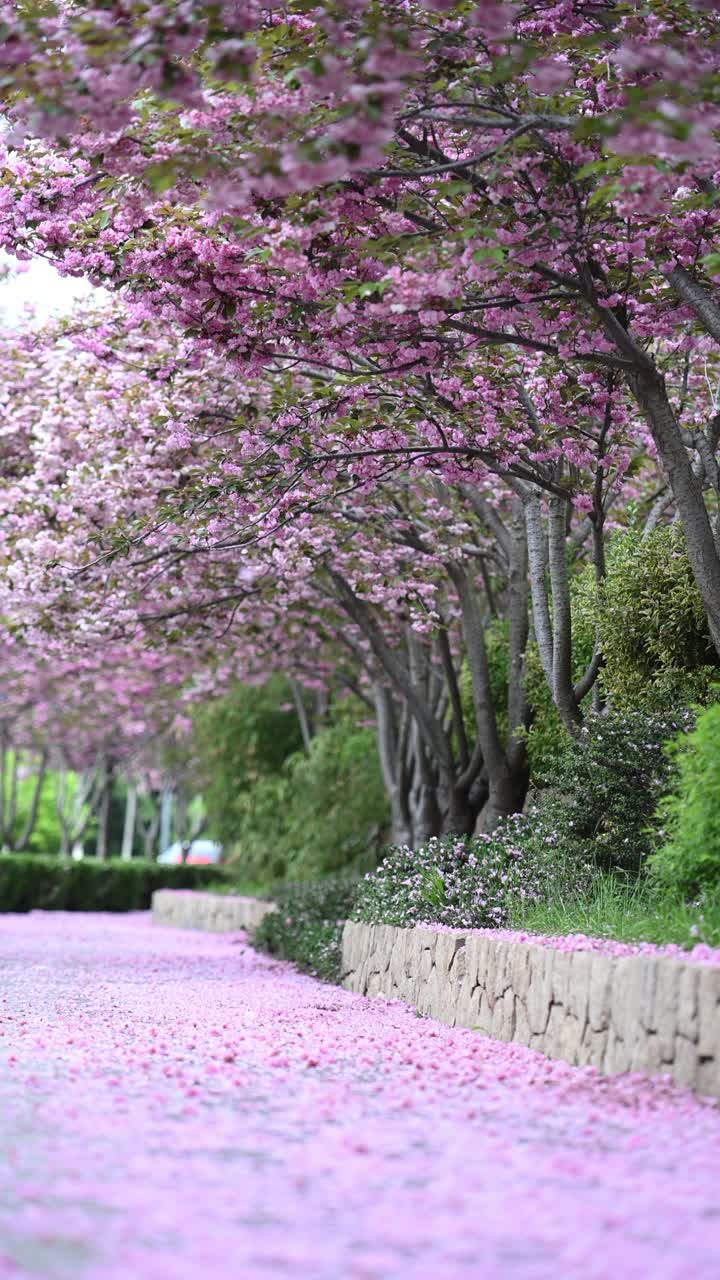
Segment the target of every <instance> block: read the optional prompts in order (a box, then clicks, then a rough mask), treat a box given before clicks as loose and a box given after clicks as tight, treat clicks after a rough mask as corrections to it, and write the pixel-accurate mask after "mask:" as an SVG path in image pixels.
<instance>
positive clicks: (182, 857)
mask: <svg viewBox="0 0 720 1280" xmlns="http://www.w3.org/2000/svg"><path fill="white" fill-rule="evenodd" d="M221 859H222V845H221V844H218V843H217V841H216V840H192V841H190V842H185V843H183V842H182V841H180V840H176V841H175V842H174V844H171V845H169V846H168V848H167V849H165V850H164V851H163V852H162V853H161V854H160V855H159V857H158V862H164V863H175V864H179V863H182V862H188V863H194V864H195V865H198V864H200V863H206V864H211V863H218V862H220V861H221Z"/></svg>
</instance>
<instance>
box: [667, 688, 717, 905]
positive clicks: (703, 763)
mask: <svg viewBox="0 0 720 1280" xmlns="http://www.w3.org/2000/svg"><path fill="white" fill-rule="evenodd" d="M669 754H670V756H671V759H672V761H673V763H674V766H675V776H674V779H673V784H672V788H671V790H670V792H669V794H668V795H666V796H665V797H664V798H663V799H662V801H661V803H660V806H659V810H658V817H659V820H660V822H661V823H662V824H663V827H664V833H666V839H665V841H664V843H663V844H662V845H661V846H660V848H659V849H657V851H656V852H655V853H654V854H653V856H652V858H651V859H650V869H651V871H652V873H653V874H654V875H655V876H656V877H657V878H658V879H659V880H661V881H662V882H664V883H665V884H667V885H672V886H673V887H675V888H677V889H679V890H681V891H682V892H685V893H694V892H696V891H697V890H699V889H705V888H710V887H713V886H715V885H717V884H718V882H720V705H718V704H717V703H716V704H715V705H714V706H711V707H708V708H707V709H706V710H705V711H703V712H702V713H701V714H700V715H699V716H698V719H697V722H696V725H695V728H694V729H693V730H692V732H691V733H688V734H683V735H681V736H680V737H679V738H678V739H677V741H676V742H675V743H674V744H673V745H672V747H671V749H670V752H669Z"/></svg>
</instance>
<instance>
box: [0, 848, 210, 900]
mask: <svg viewBox="0 0 720 1280" xmlns="http://www.w3.org/2000/svg"><path fill="white" fill-rule="evenodd" d="M224 874H225V873H224V872H223V871H222V870H221V869H220V868H218V867H205V866H178V867H173V866H169V867H168V866H161V865H160V864H159V863H157V862H147V861H145V860H144V859H142V858H133V859H132V861H127V862H123V861H121V860H120V859H119V858H112V859H108V860H107V861H105V862H98V861H97V860H96V859H94V858H83V859H82V860H81V861H79V862H74V861H73V860H71V859H65V858H58V857H44V858H43V857H37V856H34V855H25V854H21V853H4V854H0V912H2V911H38V910H39V911H145V910H147V909H148V908H149V906H150V900H151V898H152V895H153V893H154V891H155V890H156V889H201V888H204V887H205V886H206V885H208V884H211V883H213V882H218V881H220V880H222V879H223V878H224Z"/></svg>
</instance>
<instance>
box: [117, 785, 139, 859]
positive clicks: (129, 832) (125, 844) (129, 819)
mask: <svg viewBox="0 0 720 1280" xmlns="http://www.w3.org/2000/svg"><path fill="white" fill-rule="evenodd" d="M136 814H137V786H136V785H135V783H134V782H129V783H128V789H127V796H126V799H125V821H124V823H123V834H122V846H121V849H120V857H121V858H124V859H125V860H126V861H129V860H130V858H132V853H133V844H134V842H135V818H136Z"/></svg>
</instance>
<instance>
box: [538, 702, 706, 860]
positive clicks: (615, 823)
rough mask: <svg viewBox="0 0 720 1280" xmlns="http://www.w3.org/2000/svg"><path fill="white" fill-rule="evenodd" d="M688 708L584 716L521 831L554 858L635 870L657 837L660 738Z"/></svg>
mask: <svg viewBox="0 0 720 1280" xmlns="http://www.w3.org/2000/svg"><path fill="white" fill-rule="evenodd" d="M691 724H692V717H691V715H690V713H689V712H687V711H681V712H677V713H673V714H667V715H659V714H654V713H651V712H647V711H638V710H635V711H626V712H622V713H621V712H615V711H609V712H606V713H605V714H602V715H591V716H588V717H587V720H586V723H585V726H584V728H583V730H582V732H581V733H580V735H579V737H578V738H577V739H573V740H571V739H568V742H567V745H566V746H565V747H564V748H563V750H562V751H561V752H560V754H559V755H558V757H557V759H556V760H555V763H554V764H553V766H552V767H551V768H549V769H548V770H547V772H546V775H545V777H544V779H543V782H544V790H543V791H542V792H541V793H540V795H539V798H538V802H537V805H536V807H535V809H534V811H533V813H534V823H533V824H532V825H531V828H530V832H529V835H528V837H527V839H528V840H529V842H530V845H532V843H533V841H537V840H538V839H541V840H542V841H543V842H544V843H546V844H550V845H552V847H554V848H555V849H556V850H557V853H558V857H559V859H560V860H561V862H562V863H572V862H576V863H578V864H580V865H584V864H587V863H588V862H593V863H594V864H595V865H596V866H597V867H598V868H599V869H600V870H604V871H613V870H621V871H628V872H631V873H637V872H638V871H639V870H640V868H641V867H642V866H643V864H644V862H645V860H646V858H647V857H648V855H649V854H650V853H651V852H652V850H653V849H654V847H655V845H656V843H657V825H658V824H657V820H656V818H655V812H656V808H657V804H658V801H659V799H660V797H661V796H662V794H663V792H664V791H665V790H666V788H667V785H668V780H669V778H670V775H671V772H672V762H671V761H670V760H669V759H668V755H667V752H666V744H667V743H668V741H670V740H671V739H672V738H674V737H675V735H676V734H677V733H678V731H680V730H681V729H685V730H687V728H689V727H690V726H691Z"/></svg>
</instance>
